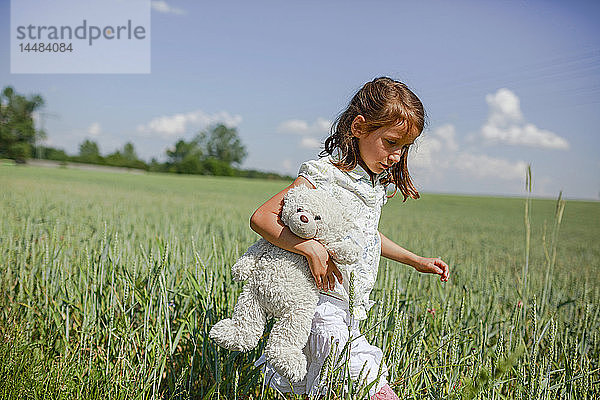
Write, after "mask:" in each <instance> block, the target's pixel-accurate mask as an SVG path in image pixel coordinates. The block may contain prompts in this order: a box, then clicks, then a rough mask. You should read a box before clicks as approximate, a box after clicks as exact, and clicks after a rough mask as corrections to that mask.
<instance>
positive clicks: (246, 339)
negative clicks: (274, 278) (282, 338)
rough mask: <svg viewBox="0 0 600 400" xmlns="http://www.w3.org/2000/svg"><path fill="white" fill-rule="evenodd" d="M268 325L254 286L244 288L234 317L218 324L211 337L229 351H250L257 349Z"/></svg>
mask: <svg viewBox="0 0 600 400" xmlns="http://www.w3.org/2000/svg"><path fill="white" fill-rule="evenodd" d="M266 323H267V317H266V314H265V312H264V310H263V308H262V307H261V305H260V303H259V302H258V299H257V298H256V296H255V294H254V289H253V288H252V285H246V286H244V289H243V290H242V293H241V294H240V297H239V298H238V301H237V304H236V305H235V308H234V310H233V316H232V317H231V318H227V319H224V320H221V321H219V322H217V323H216V324H215V325H214V326H213V327H212V329H211V330H210V333H209V337H210V338H211V339H212V340H214V341H215V342H217V344H218V345H219V346H221V347H225V348H226V349H229V350H237V351H248V350H251V349H253V348H255V347H256V345H257V344H258V340H259V339H260V337H261V335H262V334H263V331H264V329H265V324H266Z"/></svg>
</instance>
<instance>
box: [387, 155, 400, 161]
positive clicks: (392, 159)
mask: <svg viewBox="0 0 600 400" xmlns="http://www.w3.org/2000/svg"><path fill="white" fill-rule="evenodd" d="M389 158H390V161H391V162H393V163H397V162H398V161H400V154H398V153H392V154H391V155H390V157H389Z"/></svg>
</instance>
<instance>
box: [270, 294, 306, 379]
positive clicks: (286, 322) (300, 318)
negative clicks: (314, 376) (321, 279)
mask: <svg viewBox="0 0 600 400" xmlns="http://www.w3.org/2000/svg"><path fill="white" fill-rule="evenodd" d="M315 305H316V302H315ZM314 309H315V307H314V305H313V306H312V307H307V308H302V309H296V310H293V311H291V312H289V313H286V314H285V315H284V316H282V317H281V318H280V319H279V320H278V321H277V322H275V324H274V325H273V329H272V330H271V334H270V335H269V340H268V341H267V345H266V347H265V357H266V358H267V361H269V363H270V364H271V365H272V366H273V368H275V370H276V371H277V372H278V373H279V374H280V375H283V376H285V377H286V378H288V379H289V380H290V381H291V382H299V381H301V380H302V379H303V378H304V376H305V375H306V357H305V355H304V353H303V352H302V349H303V348H304V346H305V345H306V341H307V339H308V335H309V334H310V327H311V324H312V318H313V316H314Z"/></svg>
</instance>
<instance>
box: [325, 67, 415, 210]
mask: <svg viewBox="0 0 600 400" xmlns="http://www.w3.org/2000/svg"><path fill="white" fill-rule="evenodd" d="M358 115H362V116H363V117H364V119H365V123H364V124H363V125H364V126H365V128H366V130H367V132H368V133H371V132H373V131H375V130H377V129H379V128H381V127H383V126H392V125H399V124H406V125H407V131H410V130H412V129H415V128H416V129H418V131H419V133H421V132H422V131H423V127H424V125H425V109H424V108H423V104H422V103H421V101H420V100H419V98H418V97H417V96H416V95H415V94H414V93H413V92H411V91H410V89H409V88H408V87H407V86H406V85H405V84H404V83H402V82H399V81H396V80H393V79H391V78H387V77H381V78H377V79H374V80H372V81H371V82H367V83H365V85H364V86H363V87H362V88H361V89H360V90H359V91H358V92H357V93H356V94H355V95H354V97H352V100H350V104H348V108H347V109H346V110H345V111H343V112H342V113H341V114H340V115H339V116H338V117H337V118H336V119H335V121H334V123H333V125H332V127H331V133H330V135H329V137H328V138H327V139H326V140H325V149H324V150H323V151H321V153H320V154H319V155H320V156H321V157H324V156H326V155H332V154H333V153H334V152H336V150H337V156H338V159H337V161H336V162H335V163H334V165H335V166H336V167H338V168H339V169H341V170H342V171H351V170H353V169H354V168H356V165H357V164H358V161H359V159H360V154H359V151H358V139H357V138H356V137H354V135H353V134H352V131H351V125H352V121H354V118H356V117H357V116H358ZM408 150H409V146H405V147H404V148H402V153H401V155H400V161H399V162H397V163H396V164H394V165H393V166H392V167H391V168H390V169H389V170H388V171H389V172H388V175H387V177H384V179H383V180H382V183H383V184H384V185H386V186H387V185H388V184H390V183H393V184H394V185H395V190H394V194H395V193H396V190H398V189H400V192H401V193H402V195H403V196H404V200H403V201H406V199H407V198H408V197H409V196H410V197H412V198H413V199H418V198H419V192H418V191H417V189H415V187H414V185H413V183H412V180H411V178H410V174H409V173H408V166H407V160H408ZM392 196H393V195H392Z"/></svg>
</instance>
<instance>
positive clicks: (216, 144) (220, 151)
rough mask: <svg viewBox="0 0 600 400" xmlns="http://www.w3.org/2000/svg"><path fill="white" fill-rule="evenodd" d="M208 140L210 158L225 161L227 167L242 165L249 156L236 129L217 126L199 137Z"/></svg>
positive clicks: (221, 125)
mask: <svg viewBox="0 0 600 400" xmlns="http://www.w3.org/2000/svg"><path fill="white" fill-rule="evenodd" d="M199 137H200V138H203V139H205V140H206V153H207V155H208V156H209V157H214V158H216V159H217V160H220V161H223V162H224V163H226V164H227V165H232V164H237V165H239V164H241V163H242V161H244V158H246V156H247V155H248V153H247V152H246V147H245V146H244V145H243V144H242V141H241V140H240V138H239V136H238V133H237V129H236V128H228V127H226V126H225V125H223V124H217V125H215V126H213V127H211V128H209V130H208V131H207V132H203V133H201V134H200V135H199Z"/></svg>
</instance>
